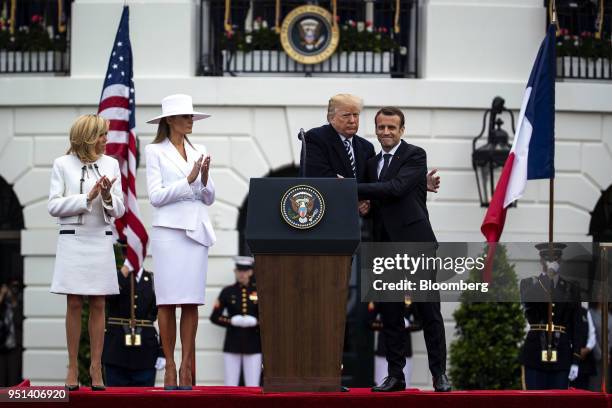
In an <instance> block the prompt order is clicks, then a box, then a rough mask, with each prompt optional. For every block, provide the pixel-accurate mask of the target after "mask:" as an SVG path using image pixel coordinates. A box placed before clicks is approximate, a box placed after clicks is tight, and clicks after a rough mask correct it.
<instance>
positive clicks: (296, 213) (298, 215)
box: [281, 185, 325, 229]
mask: <svg viewBox="0 0 612 408" xmlns="http://www.w3.org/2000/svg"><path fill="white" fill-rule="evenodd" d="M324 212H325V202H324V201H323V196H322V195H321V193H319V192H318V191H317V190H316V189H315V188H313V187H311V186H306V185H300V186H295V187H292V188H290V189H289V190H288V191H287V192H285V194H284V195H283V198H282V200H281V215H282V217H283V219H284V220H285V222H287V223H288V224H289V225H291V226H292V227H295V228H299V229H307V228H311V227H314V226H315V225H316V224H317V223H318V222H319V221H320V220H321V217H322V216H323V213H324Z"/></svg>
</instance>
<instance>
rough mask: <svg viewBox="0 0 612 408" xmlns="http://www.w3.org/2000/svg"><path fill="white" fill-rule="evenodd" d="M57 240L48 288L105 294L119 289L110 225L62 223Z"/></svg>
mask: <svg viewBox="0 0 612 408" xmlns="http://www.w3.org/2000/svg"><path fill="white" fill-rule="evenodd" d="M61 229H62V230H70V231H74V234H60V235H59V237H58V240H57V252H56V256H55V269H54V271H53V281H52V283H51V290H50V291H51V292H52V293H59V294H66V295H83V296H87V295H90V296H104V295H116V294H118V293H119V283H118V281H117V266H116V263H115V252H114V251H113V241H114V239H113V236H112V235H106V232H107V231H110V226H101V227H100V226H95V227H90V226H87V225H62V226H61Z"/></svg>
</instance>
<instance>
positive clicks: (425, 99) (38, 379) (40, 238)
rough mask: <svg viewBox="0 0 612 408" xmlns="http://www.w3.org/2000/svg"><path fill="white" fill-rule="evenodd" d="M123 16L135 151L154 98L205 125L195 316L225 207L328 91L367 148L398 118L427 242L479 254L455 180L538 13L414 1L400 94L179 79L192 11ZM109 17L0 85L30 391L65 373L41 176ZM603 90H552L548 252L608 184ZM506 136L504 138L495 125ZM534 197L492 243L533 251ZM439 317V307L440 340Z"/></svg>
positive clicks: (519, 65) (94, 81)
mask: <svg viewBox="0 0 612 408" xmlns="http://www.w3.org/2000/svg"><path fill="white" fill-rule="evenodd" d="M129 3H130V6H131V16H132V19H131V22H132V26H131V32H132V42H133V47H134V57H135V75H136V77H135V83H136V85H135V86H136V100H137V104H138V107H137V112H136V117H137V133H138V134H139V136H140V138H141V141H142V146H141V148H143V147H144V145H146V144H147V143H148V142H150V140H151V139H152V137H153V133H154V131H155V128H154V127H153V126H150V125H147V124H145V120H146V119H147V118H150V117H153V116H155V115H157V114H158V111H159V101H160V100H161V98H162V97H163V96H165V95H168V94H171V93H177V92H185V93H189V94H191V95H193V97H194V101H195V104H196V105H197V109H200V110H202V111H204V112H209V113H212V114H213V117H212V118H210V119H207V120H205V121H203V122H199V123H197V124H196V125H195V127H194V139H196V140H198V142H202V143H204V144H206V145H207V147H208V149H209V151H210V152H211V154H212V156H213V170H212V174H213V177H214V178H215V181H216V184H217V186H218V190H219V191H218V196H217V198H218V201H217V203H215V204H214V206H213V208H212V220H213V224H214V226H215V228H216V230H217V232H218V237H219V240H218V243H217V245H216V246H215V247H214V248H213V249H212V251H211V259H210V267H209V278H208V279H209V280H208V290H207V298H208V302H209V305H210V304H211V302H213V301H214V298H215V297H216V295H217V294H218V292H219V290H220V288H221V287H223V286H224V285H226V284H228V283H230V282H231V281H232V280H233V277H232V273H231V270H232V264H231V256H232V255H234V254H236V253H237V250H238V233H237V231H236V229H235V228H236V224H237V217H238V208H239V206H240V205H241V204H242V202H243V200H244V198H245V197H246V195H247V193H248V181H249V178H250V177H259V176H263V175H265V174H266V173H268V172H269V171H270V170H273V169H277V168H279V167H282V166H285V165H288V164H294V163H296V162H297V161H298V149H299V146H298V141H297V138H296V137H295V135H296V134H297V131H298V129H299V128H300V127H303V128H306V129H307V128H310V127H313V126H318V125H320V124H322V123H323V121H324V116H325V105H326V102H327V99H328V98H329V96H330V95H332V94H334V93H338V92H350V93H355V94H358V95H360V96H362V97H363V98H364V100H365V104H366V108H365V111H364V113H363V116H362V119H361V120H362V122H361V131H360V134H362V135H364V136H366V137H368V138H371V139H372V140H373V138H374V127H373V114H374V112H375V111H376V108H377V107H379V106H382V105H389V104H391V105H397V106H400V107H402V108H403V109H404V111H405V113H406V115H407V124H406V140H408V141H410V142H411V143H415V144H418V145H421V146H423V147H424V148H425V149H426V150H427V152H428V159H429V160H428V163H429V166H430V167H437V168H439V169H440V173H441V175H442V189H441V191H440V192H439V193H438V194H436V195H431V197H430V202H429V208H430V215H431V220H432V224H433V227H434V230H435V231H436V234H437V236H438V238H439V239H440V240H442V241H482V239H483V238H482V236H481V234H480V232H479V229H480V223H481V221H482V218H483V215H484V211H483V210H482V209H481V208H480V207H479V204H478V198H477V192H476V187H475V180H474V174H473V172H472V170H471V163H470V157H471V139H472V138H473V137H474V136H476V135H477V134H478V132H479V131H480V126H481V121H482V113H483V111H484V109H486V108H488V107H489V105H490V103H491V100H492V99H493V97H494V96H496V95H500V96H502V97H504V98H505V99H506V101H507V106H508V107H509V108H511V109H514V110H517V109H518V108H519V107H520V103H521V98H522V93H523V90H524V86H525V82H526V80H527V77H528V74H529V70H530V67H531V63H532V61H533V59H534V57H535V53H536V50H537V46H538V44H539V42H540V40H541V37H542V36H543V31H544V28H543V26H544V20H543V19H544V16H543V9H542V7H541V4H540V3H541V2H540V0H520V1H518V2H516V1H515V2H510V1H503V0H490V1H489V0H487V1H484V0H472V1H470V2H467V1H465V2H463V1H451V0H448V1H442V0H429V1H425V2H424V3H423V7H424V12H425V13H426V19H425V20H424V22H423V24H422V27H424V31H425V33H426V37H425V41H424V43H425V45H426V47H425V49H424V52H425V58H424V61H425V67H424V68H425V70H424V72H425V79H416V80H403V79H381V78H376V79H363V78H362V79H355V78H342V79H340V78H316V79H315V78H263V77H259V78H210V77H208V78H205V77H193V73H194V72H195V61H196V58H197V54H196V52H195V48H196V45H195V43H196V41H195V40H194V35H195V33H196V32H197V30H196V29H195V28H194V27H195V23H194V18H195V15H196V13H197V4H198V2H197V1H195V0H178V1H169V0H167V1H161V0H155V1H149V0H147V1H144V0H140V1H137V0H131V1H130V2H129ZM122 4H123V1H120V0H76V1H75V2H74V4H73V53H72V76H70V77H42V76H41V77H39V76H28V77H19V76H12V77H11V76H1V77H0V177H3V178H4V179H6V180H7V181H8V182H9V183H10V184H12V185H13V187H14V190H15V192H16V194H17V196H18V198H19V200H20V202H21V204H22V205H24V207H25V208H24V217H25V224H26V229H25V230H24V231H23V232H22V253H23V255H24V258H25V266H24V268H25V281H26V284H27V285H28V287H27V289H26V293H25V313H26V316H27V319H26V321H25V331H24V333H25V347H26V348H27V350H26V352H25V354H24V376H25V377H28V378H31V379H32V380H33V382H34V383H35V384H47V383H50V384H61V382H62V381H63V378H64V374H65V373H64V370H65V364H66V352H65V350H64V344H65V343H64V329H63V321H62V316H63V314H64V306H63V302H64V299H63V298H62V297H61V296H56V295H51V294H49V293H48V287H49V283H50V280H51V275H52V269H53V262H54V254H55V245H56V237H57V229H56V226H55V225H54V220H53V219H52V218H51V217H50V216H49V215H48V213H47V210H46V196H47V192H48V181H49V174H50V169H51V164H52V160H53V159H54V158H55V157H57V156H59V155H61V154H63V153H64V152H65V149H66V147H67V144H68V137H67V132H68V129H69V127H70V124H71V123H72V121H73V120H74V118H75V117H76V116H77V115H78V114H80V113H86V112H87V113H89V112H94V111H95V110H96V105H97V102H98V98H99V95H100V91H101V86H102V78H103V75H104V70H105V69H106V64H107V59H108V54H109V53H110V45H111V42H112V39H113V38H114V35H115V29H116V24H109V23H108V22H109V21H117V23H118V17H119V14H120V12H121V5H122ZM500 16H501V17H502V19H501V20H500ZM504 18H505V20H504ZM515 21H516V22H515ZM151 27H155V29H151ZM516 27H520V29H517V28H516ZM500 47H504V48H503V49H498V48H500ZM611 91H612V86H611V85H610V84H608V83H602V82H599V83H586V82H564V83H558V84H557V103H556V106H557V126H556V131H557V160H556V166H557V180H556V200H557V201H556V206H555V219H556V224H555V231H556V239H558V240H568V241H571V240H577V241H583V240H588V237H587V236H586V233H587V228H588V223H589V220H590V215H589V211H591V210H592V209H593V207H594V205H595V202H596V201H597V199H598V198H599V195H600V190H602V189H605V188H607V187H608V186H609V185H610V184H611V183H612V92H611ZM506 129H507V130H510V126H509V124H506ZM142 157H143V160H144V155H143V156H142ZM143 164H144V163H143ZM137 191H138V195H139V200H140V205H141V212H142V214H143V218H144V222H145V225H146V226H150V206H149V204H148V202H147V199H146V188H145V179H144V174H143V168H141V169H140V171H139V173H138V177H137ZM547 192H548V189H547V185H546V183H545V182H530V183H529V186H528V189H527V192H526V194H525V197H524V199H523V200H521V202H520V205H519V207H518V208H516V209H511V210H510V211H509V214H508V219H507V224H506V229H505V232H504V237H503V238H504V239H505V240H507V241H513V240H515V241H540V240H545V239H546V238H547V236H546V234H547V233H546V231H547V198H548V194H547ZM147 264H148V265H150V259H147ZM209 305H207V306H204V307H202V308H201V310H200V316H201V325H200V330H199V332H198V340H197V366H198V378H197V381H198V383H201V384H220V383H221V382H222V378H223V368H222V366H223V363H222V355H221V351H220V350H221V344H222V336H223V331H222V330H221V329H219V328H217V327H213V326H212V325H211V324H210V323H209V322H208V316H209V315H210V306H209ZM454 307H455V304H444V305H443V312H444V316H445V319H446V327H447V339H448V340H449V341H450V339H451V337H452V333H453V329H454V323H453V322H452V317H451V312H452V310H453V309H454ZM414 338H415V342H414V344H415V370H414V379H413V383H414V385H415V386H428V385H429V384H430V376H429V373H428V370H427V363H426V355H425V351H424V350H425V347H424V343H423V341H422V336H421V335H415V336H414Z"/></svg>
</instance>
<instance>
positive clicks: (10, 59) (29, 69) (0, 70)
mask: <svg viewBox="0 0 612 408" xmlns="http://www.w3.org/2000/svg"><path fill="white" fill-rule="evenodd" d="M69 69H70V54H69V53H68V52H67V51H63V52H62V51H9V50H6V49H4V50H2V49H0V74H15V73H19V74H23V73H68V71H69Z"/></svg>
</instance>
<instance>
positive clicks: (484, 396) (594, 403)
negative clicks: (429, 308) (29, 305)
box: [1, 382, 612, 408]
mask: <svg viewBox="0 0 612 408" xmlns="http://www.w3.org/2000/svg"><path fill="white" fill-rule="evenodd" d="M26 385H27V382H24V384H23V386H26ZM611 397H612V395H606V394H602V393H594V392H588V391H578V390H567V391H453V392H450V393H435V392H432V391H419V390H416V389H414V390H406V391H403V392H396V393H372V392H370V390H369V389H365V388H353V389H351V390H350V392H348V393H346V392H337V393H282V394H280V393H279V394H277V393H272V394H264V393H263V392H262V391H261V389H260V388H251V387H196V388H194V389H193V390H192V391H164V390H163V389H161V388H108V389H107V390H106V391H101V392H92V391H91V390H90V389H89V388H87V387H82V388H81V390H79V391H75V392H71V393H70V397H69V398H70V401H69V406H71V407H82V408H119V407H130V408H158V407H159V408H162V407H163V408H167V407H180V408H191V407H193V408H217V407H218V408H244V407H249V408H264V407H265V408H277V407H284V408H286V407H289V408H307V407H308V408H312V407H315V408H327V407H332V408H340V407H342V408H345V407H346V408H376V407H391V406H393V407H400V406H403V407H412V408H416V407H426V408H443V407H444V408H446V407H452V408H530V407H537V408H559V407H579V408H612V398H611ZM1 405H2V407H3V408H5V407H7V408H8V407H23V406H24V404H23V403H3V404H1ZM53 405H57V404H53ZM38 406H42V404H39V405H38ZM45 406H51V404H50V403H49V404H45Z"/></svg>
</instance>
